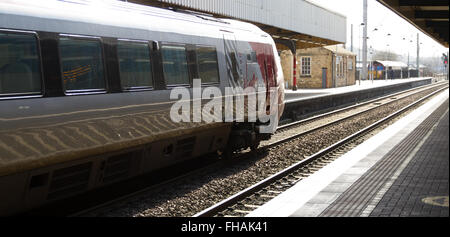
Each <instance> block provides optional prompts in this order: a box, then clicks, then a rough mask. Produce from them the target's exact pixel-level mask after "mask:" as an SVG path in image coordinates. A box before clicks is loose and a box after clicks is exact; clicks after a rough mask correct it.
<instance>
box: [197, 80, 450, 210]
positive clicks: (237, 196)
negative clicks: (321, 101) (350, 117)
mask: <svg viewBox="0 0 450 237" xmlns="http://www.w3.org/2000/svg"><path fill="white" fill-rule="evenodd" d="M447 88H448V86H446V87H444V88H441V89H439V90H437V91H434V92H432V93H430V94H428V95H426V96H424V97H422V98H421V99H419V100H417V101H415V102H413V103H411V104H409V105H407V106H405V107H403V108H402V109H400V110H397V111H396V112H394V113H392V114H390V115H389V116H387V117H385V118H383V119H381V120H379V121H377V122H375V123H373V124H371V125H369V126H367V127H365V128H363V129H362V130H360V131H358V132H356V133H354V134H352V135H350V136H348V137H346V138H344V139H342V140H340V141H338V142H336V143H334V144H333V145H331V146H329V147H327V148H325V149H322V150H321V151H319V152H317V153H315V154H313V155H311V156H309V157H307V158H306V159H304V160H302V161H299V162H297V163H296V164H294V165H292V166H290V167H288V168H286V169H284V170H282V171H280V172H278V173H276V174H274V175H272V176H270V177H268V178H266V179H264V180H262V181H260V182H258V183H256V184H254V185H252V186H251V187H248V188H246V189H244V190H242V191H241V192H238V193H236V194H234V195H232V196H231V197H229V198H227V199H224V200H223V201H221V202H219V203H217V204H215V205H213V206H211V207H209V208H207V209H205V210H203V211H201V212H198V213H197V214H195V215H194V216H193V217H210V216H214V215H215V214H217V213H219V212H221V211H223V210H225V209H226V208H227V207H229V206H232V205H234V204H236V203H237V202H239V201H241V200H243V199H244V198H246V197H248V196H250V195H252V194H254V193H256V192H257V191H260V190H262V189H263V188H264V187H267V186H269V185H270V184H272V183H274V182H275V181H277V180H280V179H282V178H283V177H286V176H288V175H289V174H291V173H293V172H294V171H295V170H298V169H300V168H301V167H304V166H305V165H307V164H309V163H311V162H313V161H315V160H317V159H319V158H320V157H322V156H324V155H325V154H327V153H329V152H331V151H333V150H335V149H337V148H338V147H340V146H343V145H344V144H346V143H348V142H349V141H351V140H353V139H355V138H357V137H359V136H361V135H363V134H366V133H368V132H370V131H372V130H373V129H375V128H377V127H379V126H380V125H382V124H384V123H386V122H387V121H390V120H392V119H393V118H395V117H397V116H398V115H400V114H402V113H404V112H405V111H407V110H409V109H410V108H412V107H414V106H416V105H418V104H419V103H422V102H423V101H425V100H427V99H428V98H430V97H432V96H434V95H436V94H437V93H440V92H441V91H443V90H446V89H447ZM387 104H389V103H387ZM384 105H386V104H384ZM376 108H379V107H376ZM366 112H367V111H366Z"/></svg>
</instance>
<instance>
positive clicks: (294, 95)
mask: <svg viewBox="0 0 450 237" xmlns="http://www.w3.org/2000/svg"><path fill="white" fill-rule="evenodd" d="M426 78H429V77H419V78H409V79H387V80H373V81H370V80H362V81H361V82H359V81H358V80H357V81H356V84H355V85H352V86H343V87H337V88H323V89H303V88H300V89H297V90H296V91H293V90H292V89H286V90H285V98H284V100H285V102H286V103H289V102H292V101H296V100H299V99H302V100H303V99H312V98H316V97H321V96H328V95H332V94H342V93H348V92H355V91H360V90H366V89H371V88H377V87H386V86H391V85H396V84H401V83H406V82H416V81H421V80H424V79H426Z"/></svg>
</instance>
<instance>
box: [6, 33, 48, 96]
mask: <svg viewBox="0 0 450 237" xmlns="http://www.w3.org/2000/svg"><path fill="white" fill-rule="evenodd" d="M0 52H1V53H0V94H28V93H40V92H41V86H42V85H41V70H40V60H39V53H38V44H37V38H36V36H35V35H33V34H25V33H24V34H20V33H16V32H0Z"/></svg>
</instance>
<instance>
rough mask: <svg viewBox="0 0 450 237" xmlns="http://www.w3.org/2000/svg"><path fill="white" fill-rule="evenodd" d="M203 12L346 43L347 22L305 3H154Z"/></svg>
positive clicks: (233, 0)
mask: <svg viewBox="0 0 450 237" xmlns="http://www.w3.org/2000/svg"><path fill="white" fill-rule="evenodd" d="M158 1H159V2H163V3H170V4H175V5H178V6H182V7H186V8H191V9H195V10H199V11H203V12H210V13H213V14H218V15H223V16H229V17H232V18H237V19H241V20H245V21H250V22H255V23H260V24H265V25H270V26H274V27H278V28H280V29H285V30H289V31H293V32H297V33H301V34H307V35H311V36H315V37H320V38H324V39H329V40H333V41H336V42H346V37H347V23H346V22H347V18H346V17H345V16H343V15H341V14H338V13H336V12H332V11H330V10H328V9H325V8H323V7H320V6H317V5H315V4H313V3H311V2H308V1H305V0H277V1H274V0H158Z"/></svg>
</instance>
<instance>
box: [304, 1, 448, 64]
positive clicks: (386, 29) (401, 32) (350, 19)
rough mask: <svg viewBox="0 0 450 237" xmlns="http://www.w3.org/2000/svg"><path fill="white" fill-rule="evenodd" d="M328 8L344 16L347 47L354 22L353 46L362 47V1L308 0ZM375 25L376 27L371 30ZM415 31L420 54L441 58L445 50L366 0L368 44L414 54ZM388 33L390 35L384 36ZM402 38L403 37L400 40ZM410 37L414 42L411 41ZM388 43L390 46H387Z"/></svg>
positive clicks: (377, 48) (400, 53) (379, 48)
mask: <svg viewBox="0 0 450 237" xmlns="http://www.w3.org/2000/svg"><path fill="white" fill-rule="evenodd" d="M308 1H310V2H312V3H314V4H317V5H320V6H323V7H325V8H327V9H329V10H331V11H334V12H337V13H340V14H342V15H345V16H347V43H346V47H347V49H350V42H351V40H350V39H351V37H350V35H351V24H353V48H354V51H356V50H357V49H358V48H362V34H363V28H362V27H361V26H360V25H361V23H362V22H363V0H308ZM375 28H377V29H378V30H376V31H374V29H375ZM417 33H419V42H421V43H422V44H421V45H420V57H433V56H434V57H440V56H441V55H442V53H446V52H448V49H447V48H445V47H443V46H442V45H441V44H439V43H437V42H436V41H435V40H434V39H432V38H430V37H429V36H427V35H425V34H423V33H422V32H421V31H419V30H418V29H417V28H416V27H415V26H413V25H412V24H410V23H409V22H407V21H406V20H404V19H403V18H401V17H400V16H398V15H397V14H395V13H394V12H392V11H391V10H389V9H388V8H386V7H385V6H383V5H381V4H380V3H378V2H377V1H376V0H368V28H367V36H368V37H369V39H368V42H367V45H368V47H370V46H372V47H373V48H375V49H376V50H381V51H388V52H395V53H396V54H398V55H402V56H403V57H404V58H406V55H407V54H408V51H409V54H410V55H412V56H414V57H415V56H416V54H417V48H416V45H417V43H416V42H417ZM388 34H391V35H390V36H387V35H388ZM403 38H405V40H403ZM410 40H412V41H413V42H412V43H410ZM387 45H389V46H387Z"/></svg>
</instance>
